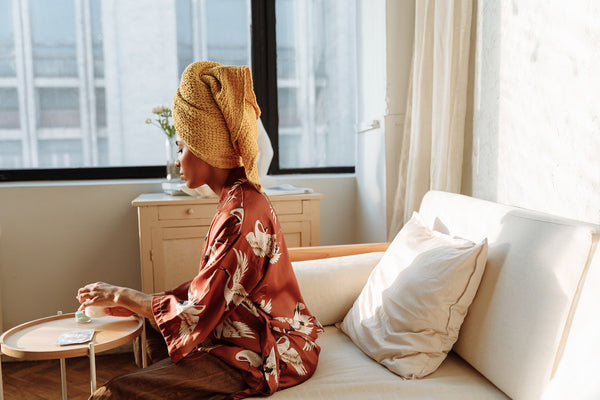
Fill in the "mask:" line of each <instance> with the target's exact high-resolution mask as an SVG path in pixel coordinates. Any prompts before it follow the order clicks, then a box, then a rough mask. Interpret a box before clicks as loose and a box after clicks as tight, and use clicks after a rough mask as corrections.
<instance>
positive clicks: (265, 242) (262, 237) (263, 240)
mask: <svg viewBox="0 0 600 400" xmlns="http://www.w3.org/2000/svg"><path fill="white" fill-rule="evenodd" d="M275 239H276V238H275V235H270V234H268V233H267V230H266V229H265V227H264V226H263V224H262V222H260V221H259V220H257V221H256V223H255V224H254V232H250V233H248V234H247V235H246V240H247V241H248V243H249V244H250V246H252V251H254V254H256V255H257V256H259V257H268V258H269V262H270V263H271V264H275V263H276V262H277V261H278V260H279V257H280V256H281V252H280V249H279V245H278V244H277V240H275Z"/></svg>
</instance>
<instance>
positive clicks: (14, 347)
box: [0, 313, 143, 360]
mask: <svg viewBox="0 0 600 400" xmlns="http://www.w3.org/2000/svg"><path fill="white" fill-rule="evenodd" d="M142 326H143V318H141V317H138V316H131V317H112V316H108V315H107V316H104V317H101V318H93V319H92V320H91V321H90V322H87V323H80V322H77V321H76V320H75V313H70V314H59V315H54V316H52V317H46V318H41V319H36V320H34V321H30V322H26V323H24V324H21V325H18V326H15V327H14V328H12V329H9V330H8V331H6V332H4V334H3V335H2V336H0V352H2V354H6V355H8V356H10V357H15V358H22V359H27V360H52V359H57V358H71V357H79V356H84V355H88V351H89V343H90V342H87V343H83V344H72V345H63V346H61V345H57V344H56V340H57V339H58V336H59V335H60V334H61V333H63V332H67V331H78V330H84V329H95V334H94V337H93V339H92V340H91V342H92V343H94V351H95V352H96V353H100V352H102V351H106V350H110V349H113V348H115V347H118V346H121V345H123V344H126V343H129V342H130V341H132V340H133V339H134V338H135V337H137V336H138V335H140V333H141V332H142Z"/></svg>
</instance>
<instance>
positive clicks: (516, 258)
mask: <svg viewBox="0 0 600 400" xmlns="http://www.w3.org/2000/svg"><path fill="white" fill-rule="evenodd" d="M419 214H420V215H421V217H422V218H423V220H424V221H425V222H426V223H427V224H428V225H430V226H431V227H432V228H434V229H436V230H438V231H441V232H444V233H448V234H451V235H456V236H460V237H464V238H467V239H471V240H473V241H480V240H481V239H483V238H484V237H487V239H488V243H489V253H488V262H487V265H486V270H485V272H484V275H483V278H482V281H481V285H480V287H479V290H478V292H477V295H476V297H475V299H474V301H473V303H472V305H471V307H470V308H469V312H468V314H467V317H466V319H465V321H464V323H463V325H462V327H461V330H460V334H459V339H458V342H457V343H456V344H455V346H454V351H455V352H456V353H458V354H459V355H460V356H461V357H462V358H463V359H465V360H466V361H467V362H468V363H469V364H471V365H472V366H473V367H474V368H475V369H477V370H478V371H479V372H481V373H482V374H483V375H484V376H485V377H486V378H487V379H489V380H490V381H491V382H492V383H494V384H495V385H496V386H497V387H498V388H499V389H500V390H502V391H503V392H505V393H506V394H507V395H508V396H510V397H511V398H513V399H539V398H541V397H542V396H544V395H545V394H544V392H545V391H546V390H547V388H548V387H551V382H552V380H553V377H554V376H555V373H556V371H557V370H558V367H559V364H560V362H561V359H562V357H563V353H564V349H565V346H566V345H567V340H568V339H569V337H570V336H571V337H573V334H572V332H571V326H572V325H573V324H572V322H573V319H574V317H575V316H576V310H577V308H578V305H579V306H581V304H579V303H580V299H581V300H583V299H584V298H585V301H586V302H596V303H595V304H596V305H598V304H600V302H599V297H598V294H597V293H599V292H600V288H592V289H588V288H586V291H588V290H590V291H591V293H586V295H585V296H582V288H583V287H584V286H585V283H586V282H585V278H586V276H587V275H588V270H589V268H590V265H591V260H592V258H593V253H594V251H595V249H596V247H597V242H598V233H599V232H600V226H597V225H592V224H587V223H581V222H576V221H572V220H568V219H564V218H559V217H555V216H550V215H547V214H542V213H538V212H533V211H528V210H523V209H519V208H515V207H509V206H504V205H500V204H497V203H492V202H488V201H483V200H478V199H474V198H471V197H467V196H462V195H457V194H450V193H445V192H437V191H432V192H429V193H427V194H426V196H425V197H424V199H423V201H422V204H421V208H420V210H419ZM596 267H598V265H596V266H595V267H594V268H596ZM594 289H595V290H594ZM582 323H583V325H585V323H586V322H585V321H583V322H582ZM594 323H595V322H594ZM581 329H583V330H584V331H585V329H586V328H585V327H583V328H581ZM596 331H597V330H596ZM589 345H590V346H591V348H589V349H587V351H592V352H596V355H597V356H600V351H599V350H598V349H599V345H598V343H597V341H594V342H593V343H590V344H589ZM577 368H579V369H580V373H581V372H583V371H581V368H582V366H581V365H579V366H577ZM595 379H597V378H595Z"/></svg>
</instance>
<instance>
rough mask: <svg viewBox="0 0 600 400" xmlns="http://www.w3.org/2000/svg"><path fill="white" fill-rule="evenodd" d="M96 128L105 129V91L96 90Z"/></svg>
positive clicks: (102, 89)
mask: <svg viewBox="0 0 600 400" xmlns="http://www.w3.org/2000/svg"><path fill="white" fill-rule="evenodd" d="M95 95H96V98H95V101H96V126H97V127H98V128H106V90H104V88H96V91H95Z"/></svg>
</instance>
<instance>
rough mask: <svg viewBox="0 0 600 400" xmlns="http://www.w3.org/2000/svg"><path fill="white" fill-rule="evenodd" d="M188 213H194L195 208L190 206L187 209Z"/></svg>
mask: <svg viewBox="0 0 600 400" xmlns="http://www.w3.org/2000/svg"><path fill="white" fill-rule="evenodd" d="M185 212H186V214H187V215H192V214H193V213H194V209H193V208H188V209H187V210H185Z"/></svg>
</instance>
